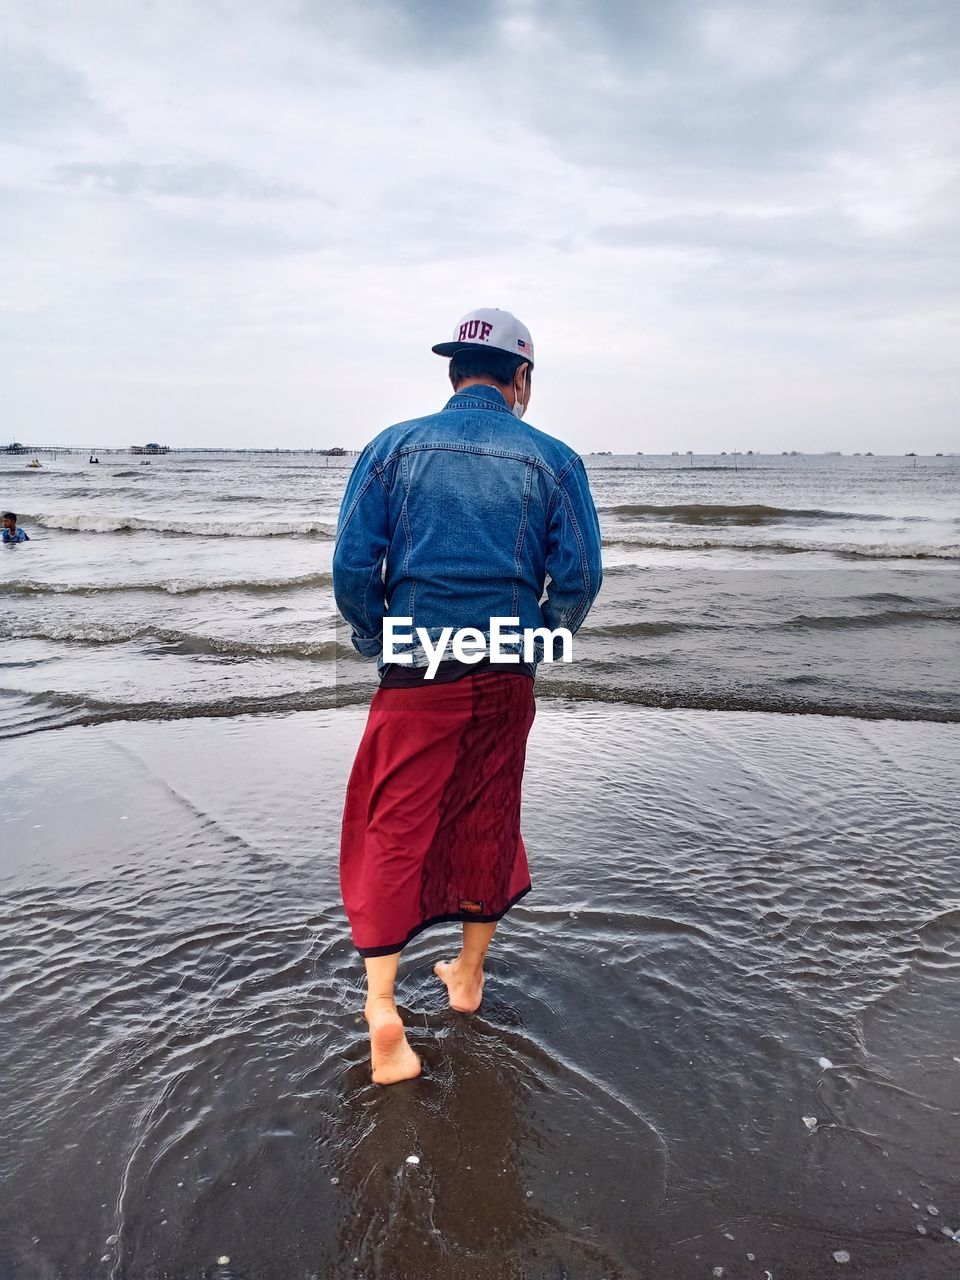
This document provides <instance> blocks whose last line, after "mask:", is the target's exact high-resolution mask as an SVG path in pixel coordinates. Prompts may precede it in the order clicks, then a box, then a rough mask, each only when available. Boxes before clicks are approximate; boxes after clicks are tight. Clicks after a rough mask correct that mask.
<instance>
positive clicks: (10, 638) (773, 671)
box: [0, 453, 960, 737]
mask: <svg viewBox="0 0 960 1280" xmlns="http://www.w3.org/2000/svg"><path fill="white" fill-rule="evenodd" d="M98 456H100V463H99V465H91V464H89V463H88V461H87V459H86V457H85V456H83V457H79V458H78V457H76V456H61V457H59V458H57V459H55V460H49V459H48V460H44V464H43V467H42V469H30V468H29V467H28V466H27V465H26V462H27V461H28V460H27V459H22V458H6V459H3V458H0V493H2V494H3V498H2V502H3V506H4V509H12V510H14V511H16V512H17V514H18V516H19V518H20V521H21V523H22V525H23V526H24V527H25V528H26V529H27V531H28V533H29V535H30V538H31V541H30V542H29V543H28V544H25V545H21V546H17V547H13V548H5V549H4V554H3V556H2V559H0V598H2V601H3V606H4V607H3V608H2V610H0V735H3V736H14V737H15V736H20V735H22V734H25V733H30V732H35V731H36V730H38V729H45V728H50V727H53V726H64V725H68V724H94V723H100V722H103V721H106V720H118V719H119V720H127V719H133V718H138V717H147V718H151V719H155V718H159V717H164V718H181V717H184V716H192V715H203V716H214V715H215V716H231V715H237V714H240V713H247V712H254V711H278V710H284V709H288V710H292V709H300V710H303V709H310V708H320V707H324V706H330V705H334V704H338V703H343V702H350V701H362V700H364V699H366V698H368V697H369V693H370V688H371V680H373V679H374V678H375V672H374V671H373V670H372V666H371V664H370V663H364V662H363V661H362V660H359V659H357V658H356V655H355V654H354V652H353V650H352V647H351V645H350V643H349V635H348V634H347V633H346V630H345V628H344V626H343V624H342V623H339V622H338V619H337V616H336V611H335V608H334V603H333V596H332V589H331V577H330V563H331V554H332V547H333V539H334V533H335V529H336V520H337V512H338V508H339V502H340V498H341V495H342V492H343V488H344V484H345V481H346V476H347V474H348V470H349V465H350V460H349V459H340V458H331V457H328V456H318V455H310V454H300V455H296V454H294V455H269V454H268V455H255V456H251V455H246V454H240V453H235V454H203V455H196V454H168V455H165V456H161V457H156V458H152V459H150V460H149V461H148V462H147V461H145V460H144V459H138V458H137V457H131V456H125V455H113V456H110V455H105V454H101V455H98ZM587 465H588V471H589V475H590V483H591V486H592V489H593V492H594V495H595V501H596V504H597V507H598V509H599V512H600V518H601V524H602V528H603V535H604V560H605V581H604V586H603V590H602V593H601V596H600V598H599V600H598V601H597V604H596V605H595V607H594V609H593V611H592V613H591V614H590V617H589V619H588V621H587V624H586V626H585V627H584V629H583V630H582V632H581V633H580V634H579V635H578V637H577V642H576V645H575V651H574V661H573V662H572V663H571V664H570V665H569V666H566V667H560V666H558V667H555V668H554V669H551V670H549V671H548V670H546V669H544V670H543V672H542V675H541V679H540V681H539V692H540V694H541V696H548V697H549V696H562V697H565V698H571V699H576V700H583V701H586V702H592V701H596V700H603V701H614V702H627V703H635V704H637V703H638V704H642V705H655V706H687V707H703V708H707V709H719V708H727V709H740V710H757V711H760V710H768V711H777V710H781V711H796V712H813V713H820V714H837V713H839V714H847V715H857V716H882V717H893V718H918V719H929V720H956V719H958V718H960V626H958V623H960V456H951V457H943V458H940V457H936V458H929V457H926V458H911V457H907V458H892V457H836V456H784V457H781V456H777V457H766V456H744V457H733V458H731V457H727V456H720V457H699V456H697V457H692V456H691V457H690V458H687V457H686V456H682V457H681V456H676V457H646V456H640V455H637V456H593V457H589V458H588V459H587Z"/></svg>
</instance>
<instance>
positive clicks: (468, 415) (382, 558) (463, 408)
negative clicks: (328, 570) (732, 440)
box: [333, 386, 602, 666]
mask: <svg viewBox="0 0 960 1280" xmlns="http://www.w3.org/2000/svg"><path fill="white" fill-rule="evenodd" d="M601 578H602V569H601V560H600V525H599V522H598V520H597V511H596V507H595V506H594V504H593V499H592V497H591V495H590V487H589V485H588V483H587V475H586V471H585V470H584V466H583V462H582V461H581V459H580V458H579V457H578V456H577V454H576V453H574V452H573V450H572V449H570V448H568V447H567V445H565V444H563V443H561V441H559V440H555V439H554V438H553V437H552V436H548V435H545V434H544V433H543V432H542V431H537V430H536V429H535V428H534V427H531V426H529V425H528V424H527V423H525V422H522V421H521V420H520V419H519V418H516V417H514V415H513V413H511V411H510V407H509V406H508V404H507V402H506V400H505V399H504V398H503V396H502V395H501V394H500V392H499V391H498V390H496V388H495V387H488V386H471V387H468V388H467V389H466V390H465V391H462V392H459V393H457V394H456V395H454V396H453V397H452V398H451V399H450V400H449V401H448V402H447V404H446V405H445V406H444V408H443V409H442V410H441V411H440V413H434V414H431V415H430V416H429V417H426V418H414V419H413V420H411V421H410V422H401V423H399V424H398V425H397V426H394V427H388V428H387V429H386V431H383V432H381V433H380V435H378V436H377V437H376V439H375V440H373V441H371V443H370V444H368V445H367V447H366V448H365V449H364V451H363V453H362V454H361V455H360V457H359V458H358V459H357V463H356V466H355V467H354V469H353V472H352V474H351V476H350V479H349V481H348V483H347V488H346V492H345V493H344V496H343V503H342V505H341V508H340V519H339V521H338V525H337V541H336V546H335V548H334V554H333V590H334V595H335V597H336V601H337V605H338V607H339V609H340V612H341V613H342V614H343V616H344V617H345V618H346V620H347V622H349V624H350V626H351V627H352V629H353V635H352V640H353V646H354V648H355V649H356V650H357V651H358V652H359V653H361V654H364V655H365V656H366V657H378V658H379V657H380V654H381V649H382V640H381V627H382V623H383V618H384V616H385V615H386V616H390V617H410V618H412V619H413V627H414V628H416V627H424V628H427V630H428V632H429V635H430V639H431V642H435V641H436V640H438V639H439V637H440V633H441V630H442V629H443V628H444V627H453V628H454V629H455V630H456V629H459V628H460V627H476V628H477V629H478V630H479V631H481V632H482V633H483V634H484V635H485V636H487V637H489V631H490V619H491V617H508V618H519V619H520V624H519V625H520V629H526V628H527V627H542V626H548V627H550V628H551V630H552V629H555V628H556V627H567V628H568V629H569V630H570V631H571V632H575V631H576V630H577V629H578V627H580V626H581V624H582V623H583V620H584V618H585V617H586V616H587V611H588V610H589V608H590V606H591V604H592V603H593V601H594V598H595V597H596V594H597V592H598V591H599V589H600V582H601ZM548 579H549V581H548ZM410 651H411V652H412V653H413V662H414V664H415V665H417V666H424V665H426V662H427V658H426V654H425V652H424V650H423V648H422V646H420V645H418V644H414V645H412V646H410ZM541 652H542V649H541V648H540V647H539V646H538V650H537V653H538V655H539V654H540V653H541ZM448 656H449V654H448Z"/></svg>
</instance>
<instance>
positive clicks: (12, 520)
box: [3, 511, 30, 542]
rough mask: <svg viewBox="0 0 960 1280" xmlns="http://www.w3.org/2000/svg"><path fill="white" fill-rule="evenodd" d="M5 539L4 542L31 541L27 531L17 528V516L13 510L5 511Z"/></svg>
mask: <svg viewBox="0 0 960 1280" xmlns="http://www.w3.org/2000/svg"><path fill="white" fill-rule="evenodd" d="M3 541H4V542H29V541H30V539H29V538H28V537H27V535H26V532H25V531H24V530H23V529H18V528H17V517H16V516H15V515H14V514H13V512H12V511H5V512H4V513H3Z"/></svg>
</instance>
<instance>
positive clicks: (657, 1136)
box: [0, 699, 960, 1280]
mask: <svg viewBox="0 0 960 1280" xmlns="http://www.w3.org/2000/svg"><path fill="white" fill-rule="evenodd" d="M362 719H363V711H362V709H361V708H357V707H344V708H334V709H330V710H324V711H313V712H305V713H299V714H292V715H285V716H260V717H257V718H244V717H239V718H235V719H232V720H229V721H223V720H219V721H217V720H204V719H194V720H189V721H174V722H169V723H161V724H157V723H149V722H131V723H113V724H105V725H100V726H97V727H93V728H85V729H84V728H70V729H64V730H60V731H56V732H46V733H37V734H35V735H33V736H31V737H29V738H25V739H22V740H20V741H19V742H17V743H16V744H11V748H10V749H9V750H7V751H6V752H5V761H4V788H3V803H2V806H0V808H2V814H0V816H2V824H3V825H2V831H3V860H2V866H0V964H2V971H3V984H2V991H0V995H2V999H0V1019H2V1023H0V1025H2V1028H3V1032H2V1036H0V1072H2V1079H3V1082H4V1087H3V1091H2V1096H0V1135H2V1140H0V1175H2V1180H3V1193H2V1198H0V1276H2V1277H3V1278H4V1280H6V1277H8V1276H9V1277H16V1278H17V1280H21V1278H23V1280H33V1278H34V1277H37V1278H38V1280H39V1278H40V1277H44V1278H46V1277H53V1276H59V1277H62V1280H75V1278H76V1280H79V1278H80V1277H90V1276H104V1277H112V1278H114V1280H119V1278H121V1277H124V1278H126V1277H129V1278H130V1280H133V1278H136V1280H140V1278H141V1277H157V1278H158V1280H159V1278H160V1277H199V1276H210V1277H222V1278H223V1280H227V1278H228V1277H263V1278H264V1280H266V1278H267V1277H270V1280H288V1278H289V1280H294V1278H296V1280H300V1278H301V1277H303V1278H305V1277H308V1276H309V1277H325V1278H326V1277H330V1278H334V1277H357V1278H360V1277H367V1278H373V1277H378V1278H380V1277H382V1278H383V1280H387V1278H389V1280H399V1278H400V1277H411V1278H417V1280H427V1278H428V1277H434V1276H436V1277H447V1276H453V1275H456V1276H462V1277H468V1278H477V1280H481V1278H482V1280H494V1278H497V1280H500V1278H503V1280H506V1278H510V1280H521V1277H524V1278H528V1280H541V1278H542V1280H547V1278H548V1277H549V1278H550V1280H556V1278H558V1277H576V1278H577V1280H580V1278H581V1277H584V1278H587V1280H600V1277H607V1278H608V1280H612V1278H613V1277H623V1278H628V1280H632V1278H635V1277H651V1278H656V1280H662V1278H664V1277H666V1278H669V1280H687V1277H690V1278H693V1277H707V1276H711V1275H716V1274H719V1273H718V1272H716V1271H715V1268H718V1267H719V1268H723V1272H722V1274H723V1275H724V1276H726V1277H757V1280H761V1278H762V1277H764V1276H765V1274H767V1273H769V1274H771V1275H772V1276H773V1277H774V1280H791V1278H793V1280H800V1278H803V1280H806V1278H808V1277H809V1278H812V1277H822V1276H829V1275H833V1274H839V1275H842V1276H869V1277H871V1280H885V1278H887V1277H889V1278H890V1280H893V1278H894V1277H897V1278H898V1280H901V1278H903V1277H910V1278H913V1277H917V1278H919V1277H924V1278H927V1277H930V1278H934V1280H936V1278H938V1277H955V1276H957V1275H958V1274H960V1243H956V1242H955V1241H954V1240H953V1239H952V1238H949V1237H948V1236H947V1235H946V1234H945V1233H944V1230H943V1229H944V1228H949V1229H951V1230H954V1229H957V1228H960V1180H958V1166H957V1161H956V1153H957V1150H958V1149H960V999H958V996H957V992H958V978H960V889H958V885H960V878H958V872H960V849H958V836H957V831H958V819H960V753H958V751H957V744H958V730H957V728H956V727H955V726H952V725H941V724H932V723H896V722H886V721H880V722H867V721H862V720H854V719H844V718H837V717H831V718H826V717H819V716H804V717H788V716H778V715H763V716H759V715H751V714H742V713H733V712H731V713H726V712H696V711H658V710H648V709H644V708H640V707H629V706H616V705H606V706H603V707H599V706H594V705H591V704H584V703H565V702H563V701H559V700H553V699H551V700H545V701H543V702H541V705H540V709H539V713H538V719H537V723H536V725H535V727H534V731H533V735H532V738H531V747H530V756H529V768H528V775H527V783H526V789H525V803H524V835H525V838H526V841H527V845H528V849H529V853H530V862H531V868H532V872H533V880H534V891H533V893H531V894H530V895H529V896H528V897H527V898H526V899H525V900H524V902H523V903H522V904H521V905H520V906H519V907H518V908H517V909H515V910H514V911H513V912H512V913H511V914H510V916H509V917H508V918H507V919H506V921H505V922H504V924H503V925H502V926H501V929H500V931H499V933H498V935H497V938H496V939H495V942H494V946H493V949H492V952H491V962H490V965H489V978H488V982H487V988H486V995H485V1000H484V1004H483V1006H482V1008H481V1011H480V1013H479V1014H478V1015H476V1016H475V1017H474V1018H472V1019H471V1018H465V1017H463V1016H460V1015H457V1014H454V1013H452V1012H450V1011H449V1010H448V1009H447V1008H446V1007H445V1000H444V991H443V989H442V988H441V986H440V984H439V983H438V982H437V980H436V979H435V978H434V976H433V975H432V973H431V968H432V965H433V963H434V962H435V961H436V960H437V959H439V958H443V957H445V956H449V955H451V954H452V953H453V948H454V942H455V938H456V930H455V929H454V928H452V927H449V926H447V927H443V928H438V929H435V930H432V931H429V932H427V933H425V934H424V935H422V936H421V937H419V938H418V939H416V940H415V941H414V942H413V943H412V944H411V945H410V947H409V948H408V949H407V951H406V953H405V956H404V962H403V966H402V982H401V986H400V989H399V993H398V994H399V999H400V1003H401V1007H402V1009H403V1011H404V1013H405V1016H406V1019H407V1021H408V1025H409V1035H410V1040H411V1043H412V1044H413V1046H414V1048H415V1049H416V1050H417V1052H418V1053H419V1054H420V1055H421V1056H422V1058H423V1061H424V1067H425V1074H424V1076H423V1078H422V1079H420V1080H419V1081H416V1082H412V1083H410V1084H404V1085H399V1086H395V1087H392V1088H390V1089H381V1088H377V1087H376V1086H374V1085H372V1084H371V1083H370V1081H369V1074H368V1063H367V1046H366V1041H365V1037H364V1030H365V1028H364V1025H363V1023H362V1020H361V1016H360V1015H361V1009H362V1003H363V995H362V984H361V972H362V970H361V966H360V962H359V960H358V958H357V957H356V955H355V953H354V951H353V949H352V947H351V945H350V941H349V937H348V934H347V931H346V923H345V920H344V918H343V914H342V908H341V906H340V902H339V892H338V883H337V836H338V822H339V814H340V805H341V802H342V794H343V786H344V783H345V779H346V774H347V771H348V769H349V765H350V762H351V759H352V754H353V749H354V746H355V744H356V742H357V740H358V738H359V734H360V732H361V728H362ZM820 1059H826V1060H828V1061H829V1063H830V1064H831V1065H827V1066H824V1065H821V1063H820V1061H819V1060H820ZM804 1117H806V1118H807V1120H806V1121H805V1119H804ZM812 1121H815V1123H811V1122H812ZM411 1156H415V1157H417V1159H418V1162H412V1161H410V1162H408V1158H409V1157H411ZM935 1210H936V1212H934V1211H935ZM838 1251H845V1252H846V1253H848V1254H849V1261H848V1262H838V1261H837V1260H835V1258H834V1253H835V1252H838ZM842 1256H843V1255H842V1254H841V1257H842ZM221 1258H228V1259H229V1261H227V1262H218V1259H221Z"/></svg>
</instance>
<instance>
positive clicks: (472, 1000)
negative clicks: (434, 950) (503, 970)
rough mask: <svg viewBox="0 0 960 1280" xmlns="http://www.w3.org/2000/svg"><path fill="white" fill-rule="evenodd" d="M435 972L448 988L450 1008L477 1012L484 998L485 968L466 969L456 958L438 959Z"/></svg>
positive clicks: (465, 1011)
mask: <svg viewBox="0 0 960 1280" xmlns="http://www.w3.org/2000/svg"><path fill="white" fill-rule="evenodd" d="M433 972H434V973H435V974H436V975H437V977H438V978H439V979H440V981H441V982H442V983H443V985H444V986H445V987H446V988H447V992H448V994H449V996H450V1008H451V1009H456V1011H457V1012H458V1013H476V1011H477V1010H478V1009H479V1008H480V1002H481V1001H482V1000H483V970H482V969H481V970H480V971H479V972H477V971H476V970H471V971H466V972H465V971H464V970H463V969H462V968H461V962H460V958H459V956H458V957H457V959H456V960H438V961H437V963H436V964H435V965H434V966H433Z"/></svg>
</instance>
